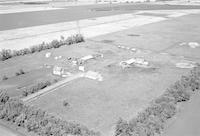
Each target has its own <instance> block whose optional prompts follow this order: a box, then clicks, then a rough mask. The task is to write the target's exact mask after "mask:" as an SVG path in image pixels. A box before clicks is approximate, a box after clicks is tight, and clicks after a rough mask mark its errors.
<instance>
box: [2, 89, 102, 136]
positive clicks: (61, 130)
mask: <svg viewBox="0 0 200 136" xmlns="http://www.w3.org/2000/svg"><path fill="white" fill-rule="evenodd" d="M0 100H2V103H1V105H3V106H1V107H2V108H1V110H0V118H1V119H4V120H5V121H9V122H10V123H13V124H14V125H17V126H19V127H22V128H25V129H26V130H27V131H29V132H33V133H35V134H36V135H43V136H44V135H53V136H67V135H79V136H99V135H100V134H99V133H97V132H94V131H92V130H89V129H88V128H86V127H85V126H82V125H80V124H76V123H71V122H67V121H63V120H61V119H59V118H57V117H55V116H52V115H49V114H48V113H47V112H45V111H43V110H41V109H36V108H34V107H30V106H27V105H25V104H24V103H23V102H22V101H20V100H19V99H12V98H9V97H7V96H6V95H5V93H4V92H2V91H1V92H0Z"/></svg>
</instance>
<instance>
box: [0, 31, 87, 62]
mask: <svg viewBox="0 0 200 136" xmlns="http://www.w3.org/2000/svg"><path fill="white" fill-rule="evenodd" d="M79 42H84V37H83V36H82V35H80V34H77V35H72V36H70V37H68V38H67V39H66V40H65V39H64V37H63V36H61V38H60V40H53V41H52V42H50V43H44V42H43V43H42V44H39V45H35V46H32V47H30V48H24V49H21V50H18V51H16V50H13V51H11V50H6V49H3V50H2V51H0V60H1V61H4V60H7V59H9V58H12V57H16V56H23V55H26V54H32V53H35V52H40V51H43V50H47V49H51V48H59V47H61V46H64V45H71V44H75V43H79Z"/></svg>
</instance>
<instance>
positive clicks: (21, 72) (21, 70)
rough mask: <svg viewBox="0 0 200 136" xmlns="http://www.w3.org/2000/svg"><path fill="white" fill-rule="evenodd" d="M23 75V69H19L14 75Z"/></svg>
mask: <svg viewBox="0 0 200 136" xmlns="http://www.w3.org/2000/svg"><path fill="white" fill-rule="evenodd" d="M23 74H25V72H24V70H23V69H20V70H19V71H18V72H16V73H15V75H16V76H20V75H23Z"/></svg>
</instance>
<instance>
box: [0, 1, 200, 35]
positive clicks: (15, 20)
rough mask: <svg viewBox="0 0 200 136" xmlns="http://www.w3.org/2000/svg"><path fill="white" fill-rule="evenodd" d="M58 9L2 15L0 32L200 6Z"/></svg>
mask: <svg viewBox="0 0 200 136" xmlns="http://www.w3.org/2000/svg"><path fill="white" fill-rule="evenodd" d="M56 8H57V7H56ZM58 8H62V9H57V10H44V11H33V12H21V13H11V14H0V31H3V30H10V29H16V28H24V27H31V26H38V25H46V24H54V23H60V22H68V21H75V20H80V19H87V18H95V17H102V16H109V15H116V14H123V13H130V12H131V13H133V12H134V11H138V10H175V9H200V6H191V5H188V6H186V5H158V4H155V5H153V4H114V5H113V6H112V7H110V5H109V4H107V5H106V4H102V5H88V6H77V7H58ZM111 9H112V10H111Z"/></svg>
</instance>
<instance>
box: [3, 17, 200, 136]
mask: <svg viewBox="0 0 200 136" xmlns="http://www.w3.org/2000/svg"><path fill="white" fill-rule="evenodd" d="M191 20H192V21H191ZM199 21H200V15H188V16H185V17H180V18H175V19H171V20H168V21H163V22H160V23H154V24H149V25H145V26H141V27H137V28H132V29H130V30H127V31H121V32H117V33H112V34H109V35H104V36H101V37H97V38H93V39H90V40H88V41H86V42H85V43H81V44H77V45H73V46H65V47H61V48H59V49H56V50H48V51H42V52H40V53H36V54H33V55H28V56H25V57H24V56H22V57H16V58H14V59H10V60H7V61H6V62H0V67H1V69H0V74H1V76H3V75H8V77H11V78H10V79H8V80H6V81H1V82H0V85H1V86H3V85H4V88H5V89H8V90H10V91H9V92H10V94H11V95H12V96H17V95H18V94H19V93H20V90H17V89H16V88H17V87H19V86H20V87H22V86H27V85H28V84H32V82H34V80H38V79H40V80H41V78H42V79H43V78H44V79H45V78H53V77H54V76H53V75H52V68H50V69H47V68H45V67H44V64H46V65H50V66H52V65H61V66H66V67H68V65H67V64H66V61H65V60H66V58H67V57H78V58H80V57H83V56H86V55H90V54H103V58H99V59H93V60H91V61H88V63H86V64H85V67H86V70H92V71H97V72H99V73H100V74H101V75H102V76H103V81H102V82H99V81H96V80H91V79H87V78H79V79H77V80H75V81H72V82H70V83H67V85H66V86H65V87H63V88H60V89H58V90H56V91H54V92H51V93H48V94H46V95H44V96H42V97H39V98H38V99H36V100H34V101H32V102H30V103H29V104H30V105H34V106H36V107H39V108H42V109H44V110H47V111H48V112H50V113H52V114H54V115H56V116H59V117H61V118H63V119H66V120H70V121H76V122H79V123H81V124H85V125H86V126H87V127H89V128H91V129H94V130H98V131H100V132H101V133H102V134H103V136H111V135H112V133H113V127H114V125H115V123H116V121H117V120H118V119H119V118H120V117H122V118H124V119H127V120H129V119H131V118H133V117H134V116H135V115H137V113H138V112H139V111H141V110H143V109H144V108H145V107H146V106H147V105H148V104H149V102H151V100H153V99H155V98H156V97H158V96H159V95H161V94H162V93H163V92H164V91H165V89H166V88H168V87H169V85H171V84H172V83H174V82H175V81H176V80H177V79H180V77H181V75H184V74H187V72H189V69H181V68H177V67H176V66H175V65H176V63H179V62H184V61H194V62H200V54H199V52H200V47H197V48H195V49H194V48H190V47H189V46H187V45H184V46H180V45H179V44H180V43H182V42H200V41H199V35H198V34H199V32H200V26H199V24H198V22H199ZM119 45H120V46H125V47H129V48H135V49H136V50H137V52H132V51H130V50H129V49H128V48H127V49H122V48H119V47H118V46H119ZM46 52H51V53H52V56H51V57H50V58H45V57H44V56H45V53H46ZM60 55H61V56H63V58H62V59H60V60H55V59H54V57H55V56H60ZM133 57H141V58H144V59H145V60H147V61H148V62H149V63H150V65H151V67H150V68H141V67H131V68H127V69H122V68H121V67H120V66H119V63H120V61H124V60H127V59H130V58H133ZM20 68H23V69H24V70H25V71H28V72H29V73H27V74H25V75H22V76H19V77H14V76H13V75H14V74H15V72H14V71H18V70H19V69H20ZM25 81H26V82H25ZM12 88H15V89H13V90H12ZM14 91H15V92H14ZM64 100H66V101H67V102H68V103H69V105H68V106H67V107H64V106H63V101H64Z"/></svg>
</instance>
